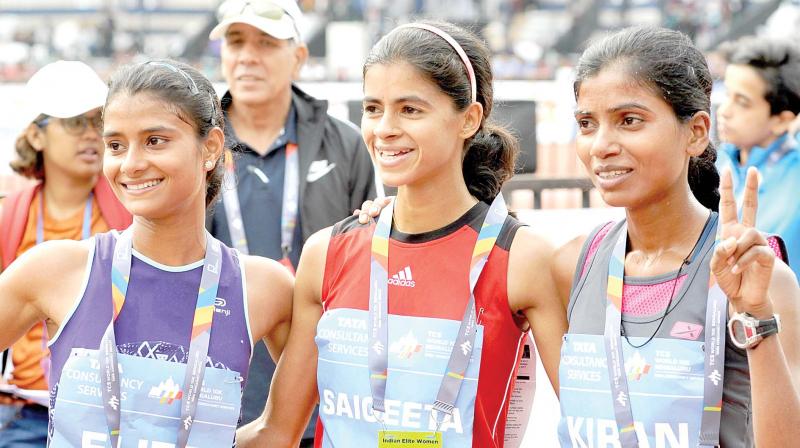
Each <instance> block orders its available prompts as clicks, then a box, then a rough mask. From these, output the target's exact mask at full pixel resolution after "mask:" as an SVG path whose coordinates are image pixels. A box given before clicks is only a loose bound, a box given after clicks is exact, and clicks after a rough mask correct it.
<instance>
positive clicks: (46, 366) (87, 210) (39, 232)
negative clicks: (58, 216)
mask: <svg viewBox="0 0 800 448" xmlns="http://www.w3.org/2000/svg"><path fill="white" fill-rule="evenodd" d="M38 196H39V214H38V216H36V245H37V246H38V245H39V244H42V243H44V241H45V240H44V194H42V191H41V190H39V195H38ZM93 198H94V193H93V192H90V193H89V197H88V198H87V199H86V206H85V207H84V208H83V225H82V228H81V239H82V240H85V239H88V238H90V237H91V236H92V199H93ZM49 340H50V336H49V335H48V334H47V321H43V322H42V352H44V353H47V343H48V342H49ZM50 364H51V361H50V357H49V356H44V357H42V360H41V361H40V362H39V365H40V366H41V367H42V372H44V379H45V381H47V384H48V385H49V384H50Z"/></svg>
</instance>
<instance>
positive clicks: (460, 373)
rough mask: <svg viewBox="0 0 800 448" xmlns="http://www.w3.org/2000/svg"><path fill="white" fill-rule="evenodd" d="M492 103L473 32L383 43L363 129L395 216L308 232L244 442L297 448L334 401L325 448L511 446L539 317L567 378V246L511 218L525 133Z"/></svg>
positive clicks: (368, 77) (549, 360)
mask: <svg viewBox="0 0 800 448" xmlns="http://www.w3.org/2000/svg"><path fill="white" fill-rule="evenodd" d="M492 101H493V100H492V73H491V68H490V63H489V52H488V49H487V48H486V46H485V45H484V44H483V43H482V42H481V41H480V40H479V39H478V38H477V37H476V36H475V35H473V34H472V33H470V32H468V31H466V30H464V29H461V28H459V27H456V26H453V25H450V24H447V23H439V22H435V23H434V22H422V23H414V24H411V25H406V26H402V27H399V28H398V29H395V30H394V31H392V32H390V33H389V34H387V35H386V36H385V37H384V38H383V39H381V40H380V41H379V42H378V43H377V44H376V45H375V46H374V47H373V49H372V51H371V53H370V55H369V57H368V59H367V62H366V64H365V67H364V103H363V110H364V112H363V117H362V122H361V127H362V134H363V137H364V141H365V142H366V145H367V148H368V149H369V151H370V154H371V156H372V158H373V160H374V162H375V164H376V165H377V166H378V167H379V169H380V171H381V176H382V179H383V181H384V183H386V184H388V185H392V186H397V187H398V192H397V198H396V200H395V201H394V204H393V215H392V213H391V208H388V209H387V210H389V212H388V213H386V210H385V211H384V214H382V216H381V218H380V219H379V222H378V224H377V225H376V224H375V223H372V224H369V225H366V226H359V225H358V224H357V222H356V220H355V218H351V219H349V220H345V221H343V222H342V223H339V224H337V225H336V226H334V227H333V229H330V228H329V229H325V230H322V231H320V232H318V233H317V234H316V235H314V236H312V237H311V238H310V239H309V241H308V242H307V244H306V246H305V248H304V249H303V255H302V257H301V260H300V264H299V268H298V271H297V282H296V289H295V301H294V311H293V322H292V329H291V332H290V336H289V341H288V342H287V348H286V351H285V352H284V354H283V356H282V357H281V360H280V362H279V364H278V368H277V372H276V376H275V380H274V381H273V384H272V388H271V392H270V395H269V401H268V403H267V407H266V412H265V416H264V417H263V418H262V419H261V420H260V421H257V422H254V423H253V424H251V425H248V426H247V427H245V428H244V429H243V430H241V431H240V433H239V434H238V436H237V440H238V445H239V446H256V444H258V446H292V445H295V446H296V444H297V443H298V442H299V438H300V435H301V434H302V430H303V428H304V427H305V423H306V420H307V418H308V415H309V414H310V412H311V409H312V407H313V405H314V403H315V402H316V400H317V398H318V397H319V400H320V403H321V405H320V415H321V416H322V425H319V426H318V431H317V438H316V441H315V442H316V446H318V447H352V446H365V447H366V446H393V444H394V443H410V442H409V440H412V441H417V442H418V443H425V444H426V446H428V445H430V446H448V447H459V448H466V447H501V446H503V445H504V437H503V433H504V428H505V417H506V412H507V409H508V399H509V397H510V390H511V389H512V388H513V378H514V372H515V371H516V366H517V364H516V362H517V361H518V359H519V353H520V351H521V348H520V347H521V346H520V343H521V341H522V340H523V337H524V335H525V331H526V330H527V329H528V328H530V327H534V328H535V329H536V331H535V333H534V334H535V337H536V342H537V345H538V347H539V349H540V353H541V357H542V359H543V362H544V365H545V368H546V369H547V371H548V375H549V377H550V379H551V381H552V382H553V383H554V385H555V386H556V389H557V379H556V376H557V375H556V370H555V368H556V365H557V362H558V356H559V353H558V349H559V346H560V337H561V335H562V334H563V332H564V330H565V317H564V310H563V308H562V305H561V303H560V302H559V301H558V300H557V298H556V296H555V290H554V285H553V284H552V281H551V276H550V275H549V272H548V271H547V270H548V263H549V259H550V255H551V254H552V247H551V246H550V245H549V244H548V243H547V242H546V241H545V240H543V239H541V238H539V237H538V236H536V235H534V233H533V232H531V231H530V230H529V229H527V228H524V227H523V228H518V227H519V225H518V223H517V221H516V220H515V219H513V218H507V212H506V210H505V204H503V203H502V196H499V193H500V188H501V186H502V184H503V182H504V181H505V180H507V179H508V178H509V177H511V175H512V174H513V172H514V161H515V158H516V153H517V142H516V141H515V139H514V138H513V137H512V136H511V135H510V134H509V133H508V132H507V131H506V130H505V129H504V128H502V127H500V126H498V125H496V124H494V123H492V122H491V120H490V118H489V116H490V113H491V110H492V106H493V103H492ZM496 197H499V200H498V201H496V202H493V201H494V200H495V198H496ZM489 203H492V206H491V208H490V207H489V206H488V204H489ZM487 209H488V211H487ZM392 220H393V224H392ZM462 240H463V241H462ZM476 242H477V244H476ZM473 248H474V250H473ZM487 255H488V261H487V257H486V256H487ZM470 256H473V262H472V263H470V261H469V258H470ZM398 260H401V261H398ZM483 263H485V266H484V265H483ZM481 267H484V269H481ZM532 273H537V274H533V275H532ZM473 275H477V276H479V277H477V278H478V280H477V282H473V283H476V284H474V285H472V286H473V287H474V289H473V287H471V285H470V277H471V276H473ZM431 285H436V286H431ZM473 290H474V294H473V293H472V291H473ZM387 291H388V292H387ZM471 298H472V299H471ZM387 307H388V312H386V309H387ZM465 309H466V311H465ZM462 316H463V319H462ZM387 326H388V330H387ZM368 328H372V329H374V331H368V330H367V329H368ZM382 331H383V332H385V333H383V336H381V334H382V333H381V332H382ZM315 338H316V343H315ZM311 359H315V360H316V362H313V361H310V360H311ZM501 372H502V373H501ZM317 385H318V386H319V391H317ZM437 390H438V395H437ZM456 397H457V400H456ZM402 440H406V441H405V442H401V441H402ZM442 443H443V444H444V445H442ZM394 446H398V445H394Z"/></svg>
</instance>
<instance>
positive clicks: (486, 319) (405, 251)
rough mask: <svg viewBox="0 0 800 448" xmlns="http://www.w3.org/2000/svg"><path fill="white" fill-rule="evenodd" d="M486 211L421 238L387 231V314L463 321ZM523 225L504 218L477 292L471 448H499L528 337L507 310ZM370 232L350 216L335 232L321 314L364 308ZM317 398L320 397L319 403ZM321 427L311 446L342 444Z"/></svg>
mask: <svg viewBox="0 0 800 448" xmlns="http://www.w3.org/2000/svg"><path fill="white" fill-rule="evenodd" d="M488 208H489V207H488V205H486V204H485V203H482V202H481V203H478V204H477V205H475V206H474V207H473V208H472V209H470V210H469V211H468V212H467V213H466V214H464V215H463V216H462V217H461V218H459V219H458V220H457V221H455V222H453V223H451V224H449V225H448V226H446V227H443V228H441V229H438V230H435V231H432V232H427V233H424V234H414V235H410V234H403V233H401V232H398V231H396V230H392V234H391V238H390V240H389V272H388V274H389V314H390V316H408V317H411V318H415V319H417V318H418V319H421V320H428V319H447V320H452V321H456V322H460V321H461V318H462V316H463V313H464V309H465V308H466V305H467V301H468V300H469V269H470V259H471V255H472V250H473V247H474V245H475V241H476V240H477V238H478V229H479V228H480V226H481V224H482V223H483V219H484V217H485V215H486V212H487V210H488ZM520 226H521V224H520V223H519V222H518V221H517V220H516V219H514V218H512V217H508V218H507V219H506V222H505V223H504V225H503V228H502V230H501V232H500V235H499V237H498V238H497V241H496V243H495V247H494V248H493V250H492V252H491V253H490V255H489V259H488V262H487V264H486V267H485V268H484V270H483V273H482V274H481V277H480V280H479V281H478V284H477V285H476V287H475V300H476V309H477V310H478V311H477V313H478V323H479V324H480V325H482V326H483V347H484V350H483V353H482V356H481V360H480V370H479V375H478V385H477V393H476V396H475V403H474V415H473V416H471V417H470V416H467V417H463V416H462V419H463V418H471V419H472V422H473V423H472V446H473V447H476V448H477V447H480V448H487V447H502V446H503V439H504V433H505V420H506V414H507V411H508V404H509V403H508V402H509V398H510V396H511V391H512V388H513V381H514V378H515V375H516V370H517V367H518V364H519V357H520V353H521V347H522V343H523V340H524V336H525V333H524V332H523V331H521V330H520V329H519V325H518V323H519V322H520V320H521V319H524V316H515V315H514V314H513V313H512V311H511V310H510V308H509V305H508V296H507V288H506V286H507V272H508V256H509V248H510V246H511V243H512V241H513V238H514V235H515V234H516V231H517V229H518V228H519V227H520ZM374 228H375V223H374V222H373V223H371V224H369V225H360V224H358V221H357V219H356V218H354V217H351V218H348V219H345V220H344V221H341V222H339V223H338V224H336V225H335V226H334V228H333V231H332V236H331V240H330V243H329V246H328V254H327V259H326V263H325V275H324V280H323V286H322V304H323V308H324V311H325V313H331V312H332V311H333V310H341V309H349V310H354V311H356V312H363V313H365V312H366V311H367V310H368V309H369V303H368V299H369V280H370V278H369V277H370V256H371V251H370V247H371V243H372V234H373V231H374ZM323 319H325V316H323ZM417 322H419V321H417ZM390 325H391V324H390ZM320 328H322V327H320ZM390 329H391V326H390ZM318 331H319V328H318ZM318 336H319V335H318ZM426 349H427V347H426V346H424V345H423V346H417V348H416V350H418V351H425V350H426ZM408 356H411V354H409V355H408ZM390 369H391V363H390ZM363 371H364V374H363V378H364V382H367V381H368V378H369V373H368V370H367V368H366V367H364V368H363ZM442 373H444V372H442ZM359 376H360V372H359ZM390 381H391V374H390ZM463 390H464V389H463V387H462V392H463ZM322 396H323V394H322V391H321V400H322ZM435 398H436V397H435V396H431V397H430V403H429V404H433V401H434V400H435ZM321 403H322V404H321V410H320V414H321V415H323V414H324V412H323V408H324V405H325V403H324V401H323V402H321ZM324 422H325V417H324V415H323V417H322V418H321V421H320V422H319V423H318V425H317V436H316V442H315V446H316V447H329V446H339V445H334V442H331V439H330V438H328V437H324V436H323V435H324V434H325V429H324V425H323V424H324ZM356 427H357V426H354V427H353V428H354V430H356V429H355V428H356ZM323 439H324V440H323Z"/></svg>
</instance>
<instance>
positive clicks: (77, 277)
mask: <svg viewBox="0 0 800 448" xmlns="http://www.w3.org/2000/svg"><path fill="white" fill-rule="evenodd" d="M93 248H94V242H93V239H90V240H87V241H72V240H53V241H47V242H44V243H42V244H39V245H37V246H35V247H33V248H31V249H30V250H28V251H26V252H25V253H24V254H22V256H20V257H19V258H17V259H16V260H15V261H14V262H13V263H11V265H10V266H9V267H8V269H6V270H5V271H4V272H3V275H2V277H0V278H2V281H0V287H1V288H2V290H3V291H4V292H5V293H6V295H7V299H9V300H10V299H11V298H14V299H16V300H17V301H18V303H25V302H27V303H30V304H32V305H34V306H35V308H37V309H39V310H40V312H41V313H42V314H44V315H45V316H46V317H48V318H50V319H52V320H54V321H56V322H60V319H61V317H63V316H62V314H63V313H64V312H65V311H66V308H65V307H67V308H68V307H69V305H71V303H68V302H71V301H72V300H73V299H74V297H75V296H76V295H77V294H78V292H79V289H80V285H81V284H82V281H83V277H84V276H85V275H86V263H87V262H88V260H89V255H90V253H91V251H92V250H93Z"/></svg>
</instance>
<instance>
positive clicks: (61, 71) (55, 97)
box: [21, 61, 108, 126]
mask: <svg viewBox="0 0 800 448" xmlns="http://www.w3.org/2000/svg"><path fill="white" fill-rule="evenodd" d="M107 95H108V86H106V83H104V82H103V80H102V79H100V77H99V76H97V73H95V71H94V70H92V69H91V68H90V67H89V66H88V65H86V64H84V63H83V62H78V61H57V62H53V63H50V64H47V65H45V66H44V67H42V68H40V69H39V71H37V72H36V73H34V74H33V76H31V79H30V80H28V83H27V84H26V85H25V94H24V98H23V100H22V102H23V110H24V114H23V116H22V117H21V118H22V119H24V120H25V121H24V125H25V126H27V125H28V124H30V123H31V122H32V121H33V120H35V119H36V117H38V116H39V115H40V114H45V115H49V116H51V117H56V118H69V117H76V116H78V115H81V114H83V113H86V112H89V111H90V110H92V109H97V108H98V107H103V105H104V104H105V102H106V96H107Z"/></svg>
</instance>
